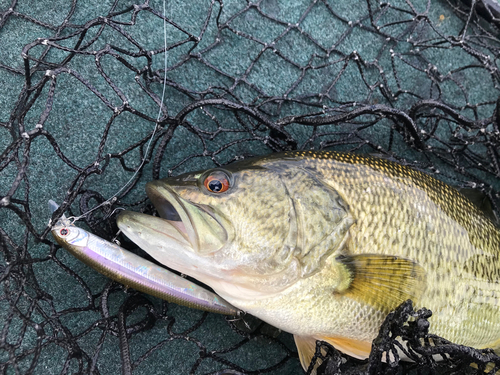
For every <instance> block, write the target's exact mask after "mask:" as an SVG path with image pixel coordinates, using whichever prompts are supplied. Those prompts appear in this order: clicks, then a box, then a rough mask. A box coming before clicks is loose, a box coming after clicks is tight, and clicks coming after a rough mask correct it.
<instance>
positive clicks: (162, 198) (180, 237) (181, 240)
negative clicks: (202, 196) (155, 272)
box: [117, 180, 228, 263]
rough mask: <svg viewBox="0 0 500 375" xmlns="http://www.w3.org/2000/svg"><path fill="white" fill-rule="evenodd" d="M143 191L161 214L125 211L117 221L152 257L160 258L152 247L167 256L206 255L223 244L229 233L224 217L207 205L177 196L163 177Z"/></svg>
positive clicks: (150, 183) (124, 231) (149, 184)
mask: <svg viewBox="0 0 500 375" xmlns="http://www.w3.org/2000/svg"><path fill="white" fill-rule="evenodd" d="M146 193H147V195H148V197H149V199H150V200H151V201H152V202H153V205H154V206H155V208H156V210H157V211H158V214H159V215H160V217H154V216H149V215H144V214H139V213H136V212H129V211H124V212H122V213H121V214H120V215H119V216H118V218H117V224H118V227H119V228H120V229H121V230H122V232H123V233H124V234H125V235H126V236H127V237H129V238H130V239H131V240H132V241H134V242H135V243H136V244H137V245H139V247H141V248H143V249H144V250H145V251H146V252H148V253H149V254H150V255H151V256H153V257H154V258H156V259H158V257H159V256H158V255H157V254H155V252H157V251H158V250H154V249H155V248H156V249H160V251H161V252H168V253H172V254H171V255H170V256H174V255H173V253H175V252H177V253H176V254H175V256H176V257H180V254H179V252H190V253H196V254H198V255H208V254H211V253H213V252H216V251H218V250H220V249H221V248H222V247H223V246H224V245H225V244H226V242H227V239H228V235H227V231H226V229H224V225H223V223H222V221H223V219H222V218H220V217H217V215H216V214H215V212H214V211H213V210H212V209H211V208H210V207H208V206H204V205H200V204H195V203H192V202H190V201H188V200H186V199H184V198H182V197H180V196H179V195H178V194H177V193H176V192H175V191H174V190H173V189H172V188H171V186H170V185H169V183H168V182H167V181H164V180H157V181H152V182H149V183H148V184H147V185H146ZM162 257H163V256H162ZM158 260H159V259H158ZM169 263H170V262H169Z"/></svg>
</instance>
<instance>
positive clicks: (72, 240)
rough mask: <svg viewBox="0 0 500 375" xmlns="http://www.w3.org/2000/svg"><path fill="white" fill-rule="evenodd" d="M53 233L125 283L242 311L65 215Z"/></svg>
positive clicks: (210, 307)
mask: <svg viewBox="0 0 500 375" xmlns="http://www.w3.org/2000/svg"><path fill="white" fill-rule="evenodd" d="M49 207H50V209H51V210H52V212H54V211H55V210H56V209H57V208H58V207H59V206H58V205H57V204H56V203H55V202H54V201H52V200H50V201H49ZM52 235H53V236H54V239H55V240H56V241H57V243H59V245H61V246H62V247H64V248H65V249H66V250H68V251H69V252H70V253H71V254H73V255H74V256H75V257H76V258H77V259H79V260H81V261H82V262H83V263H85V264H87V265H88V266H90V267H92V268H93V269H95V270H96V271H98V272H100V273H101V274H103V275H105V276H106V277H109V278H110V279H113V280H115V281H118V282H119V283H122V284H124V285H126V286H127V287H132V288H134V289H136V290H139V291H141V292H144V293H147V294H150V295H152V296H155V297H158V298H161V299H164V300H167V301H169V302H174V303H177V304H179V305H182V306H187V307H191V308H195V309H199V310H204V311H208V312H214V313H219V314H225V315H234V316H239V315H240V314H241V311H240V310H239V309H237V308H236V307H234V306H232V305H231V304H229V303H228V302H226V301H225V300H224V299H222V298H221V297H219V296H218V295H216V294H215V293H212V292H210V291H208V290H206V289H205V288H203V287H201V286H199V285H197V284H194V283H192V282H191V281H189V280H187V279H185V278H183V277H180V276H178V275H176V274H174V273H172V272H170V271H168V270H166V269H165V268H162V267H160V266H158V265H156V264H154V263H152V262H150V261H148V260H146V259H143V258H141V257H140V256H138V255H135V254H134V253H132V252H130V251H128V250H125V249H124V248H122V247H120V246H118V245H117V244H115V243H112V242H109V241H106V240H104V239H102V238H100V237H98V236H96V235H94V234H92V233H90V232H88V231H86V230H85V229H82V228H80V227H77V226H76V225H74V224H73V223H72V221H71V220H70V219H68V218H66V216H64V215H63V216H62V217H61V218H60V219H59V220H58V221H57V222H56V224H55V225H54V226H53V227H52Z"/></svg>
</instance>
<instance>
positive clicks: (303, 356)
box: [293, 335, 316, 371]
mask: <svg viewBox="0 0 500 375" xmlns="http://www.w3.org/2000/svg"><path fill="white" fill-rule="evenodd" d="M293 339H294V340H295V345H296V346H297V351H298V352H299V359H300V364H301V365H302V368H303V369H304V371H307V368H308V367H309V364H310V363H311V360H312V358H313V357H314V353H316V339H315V338H314V337H308V336H297V335H293Z"/></svg>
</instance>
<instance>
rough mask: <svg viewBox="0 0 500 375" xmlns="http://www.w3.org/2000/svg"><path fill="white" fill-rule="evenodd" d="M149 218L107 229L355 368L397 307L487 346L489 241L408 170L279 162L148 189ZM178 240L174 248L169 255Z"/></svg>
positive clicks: (359, 159) (476, 222) (468, 209)
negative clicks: (410, 307)
mask: <svg viewBox="0 0 500 375" xmlns="http://www.w3.org/2000/svg"><path fill="white" fill-rule="evenodd" d="M146 190H147V193H148V196H149V197H150V199H151V200H152V202H153V203H154V205H155V207H156V208H157V210H158V212H159V214H160V216H161V218H157V217H152V216H148V215H143V214H138V213H132V212H127V211H125V212H123V213H121V214H120V216H119V217H118V219H117V223H118V225H119V227H120V229H121V230H122V231H123V232H124V233H125V234H126V235H127V236H128V237H129V238H130V239H132V240H133V241H134V242H136V243H137V244H138V245H139V246H140V247H141V248H143V249H144V250H145V251H147V252H148V253H149V254H151V255H152V256H153V257H155V258H156V259H157V260H158V261H160V262H162V263H165V264H167V265H169V266H170V267H172V268H174V269H177V270H178V271H180V272H183V273H186V274H188V275H190V276H192V277H194V278H196V279H198V280H200V281H202V282H204V283H206V284H207V285H209V286H210V287H212V288H213V289H214V290H215V291H216V293H217V294H219V295H220V296H222V297H223V298H224V299H226V300H227V301H229V302H230V303H231V304H232V305H234V306H236V307H238V308H240V309H242V310H245V311H248V312H250V313H251V314H253V315H255V316H257V317H259V318H261V319H262V320H264V321H266V322H268V323H270V324H272V325H274V326H276V327H278V328H280V329H283V330H285V331H288V332H290V333H292V334H294V337H295V341H296V343H297V347H298V350H299V356H300V359H301V363H302V365H303V366H304V368H307V366H308V364H309V362H310V359H311V358H312V356H313V354H314V348H315V341H316V340H324V341H327V342H330V343H331V344H332V345H334V346H335V347H336V348H337V349H340V350H342V351H344V352H345V353H347V354H350V355H352V356H354V357H357V358H366V357H367V356H368V355H369V353H370V350H371V342H372V340H373V339H374V338H375V337H376V335H377V334H378V330H379V328H380V325H381V324H382V322H383V320H384V318H385V317H386V315H387V314H388V313H389V312H390V311H391V310H393V309H395V308H396V307H397V306H398V305H399V304H401V303H402V302H403V301H405V300H406V299H409V298H410V299H412V300H413V301H414V304H415V305H416V306H417V307H427V308H429V309H430V310H432V312H433V316H432V318H431V319H430V323H431V326H430V331H431V332H432V333H434V334H437V335H439V336H441V337H443V338H446V339H448V340H450V341H453V342H456V343H459V344H463V345H468V346H473V347H476V348H486V347H490V348H494V349H498V348H499V346H500V306H499V304H500V303H499V296H500V284H499V280H500V274H499V269H500V258H499V252H500V233H499V230H498V228H497V227H496V226H495V224H494V223H493V222H492V221H491V220H490V219H489V218H488V217H486V215H484V214H483V213H482V212H481V211H480V210H479V209H478V208H476V206H475V205H474V204H473V203H472V202H470V201H469V200H468V199H467V198H466V197H465V196H463V195H462V194H460V193H459V192H458V191H457V190H456V189H454V188H452V187H450V186H448V185H446V184H445V183H443V182H441V181H439V180H437V179H435V178H433V177H431V176H429V175H427V174H425V173H422V172H420V171H416V170H413V169H411V168H409V167H407V166H404V165H401V164H398V163H394V162H391V161H388V160H386V159H380V158H374V157H370V156H363V155H356V154H346V153H337V152H286V153H280V154H272V155H270V156H266V157H261V158H257V159H252V160H248V161H243V162H237V163H234V164H231V165H228V166H226V167H224V168H216V169H212V170H208V171H203V172H193V173H187V174H183V175H180V176H177V177H171V178H167V179H163V180H158V181H153V182H150V183H148V185H147V187H146ZM181 243H182V245H180V244H181Z"/></svg>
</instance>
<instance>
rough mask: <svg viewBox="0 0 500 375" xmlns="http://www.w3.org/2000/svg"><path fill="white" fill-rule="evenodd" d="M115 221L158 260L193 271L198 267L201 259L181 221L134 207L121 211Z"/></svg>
mask: <svg viewBox="0 0 500 375" xmlns="http://www.w3.org/2000/svg"><path fill="white" fill-rule="evenodd" d="M116 223H117V225H118V228H120V230H121V231H122V232H123V233H124V234H125V235H126V236H127V237H128V238H129V239H130V240H132V241H133V242H134V243H135V244H137V245H138V246H139V247H140V248H142V249H143V250H144V251H146V252H147V253H148V254H149V255H151V256H152V257H153V258H155V259H156V260H157V261H158V262H160V263H162V264H165V265H168V266H169V267H171V268H174V269H176V270H178V271H179V272H182V273H186V274H190V275H191V274H192V273H193V270H195V269H197V268H198V266H199V263H200V261H199V259H198V257H197V256H196V254H195V252H194V250H193V247H192V246H191V243H190V242H189V241H188V239H187V238H186V237H187V236H186V234H185V233H184V232H183V231H182V230H179V229H178V224H172V223H171V221H169V220H165V219H162V218H159V217H155V216H150V215H145V214H142V213H138V212H133V211H122V212H121V213H120V214H119V215H118V217H117V218H116Z"/></svg>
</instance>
